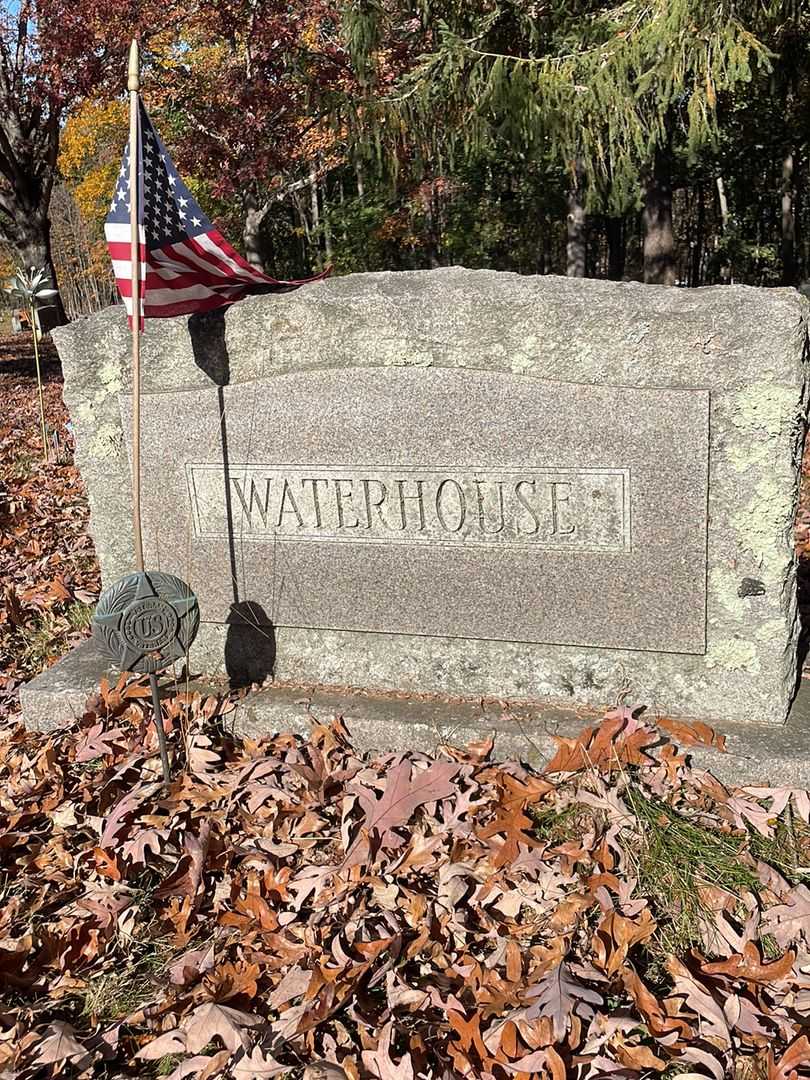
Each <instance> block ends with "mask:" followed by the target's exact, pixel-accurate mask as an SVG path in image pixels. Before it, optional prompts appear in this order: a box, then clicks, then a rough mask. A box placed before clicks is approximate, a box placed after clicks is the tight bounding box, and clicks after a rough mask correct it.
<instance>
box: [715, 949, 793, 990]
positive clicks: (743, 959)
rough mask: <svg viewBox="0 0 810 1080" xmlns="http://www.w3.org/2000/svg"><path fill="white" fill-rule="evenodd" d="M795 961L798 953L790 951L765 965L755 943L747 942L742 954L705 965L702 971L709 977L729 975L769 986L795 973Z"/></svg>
mask: <svg viewBox="0 0 810 1080" xmlns="http://www.w3.org/2000/svg"><path fill="white" fill-rule="evenodd" d="M795 960H796V953H795V952H790V951H788V952H786V953H785V955H784V956H782V957H780V958H779V959H778V960H772V961H771V962H770V963H768V962H765V963H763V961H762V957H761V956H760V953H759V949H758V948H757V947H756V945H755V944H754V942H753V941H747V942H746V943H745V945H744V946H743V951H742V954H740V953H735V954H734V955H733V956H730V957H729V958H728V959H727V960H720V961H717V962H715V963H712V964H704V965H703V966H702V968H701V971H704V972H705V973H706V974H707V975H729V976H731V978H733V979H744V980H745V981H746V982H753V983H762V984H763V985H766V986H767V985H769V984H773V983H778V982H781V981H782V979H784V978H785V977H786V976H787V975H789V974H790V973H791V972H792V971H793V964H794V962H795Z"/></svg>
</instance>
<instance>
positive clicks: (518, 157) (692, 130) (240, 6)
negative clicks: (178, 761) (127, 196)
mask: <svg viewBox="0 0 810 1080" xmlns="http://www.w3.org/2000/svg"><path fill="white" fill-rule="evenodd" d="M133 32H137V33H138V34H139V35H140V38H141V45H142V53H143V68H144V70H143V95H144V100H145V101H146V103H147V107H148V108H149V110H150V112H151V114H152V118H153V120H154V122H155V124H156V126H157V127H158V129H159V130H160V131H161V133H162V135H163V138H164V141H165V142H166V144H167V146H168V147H169V149H170V151H171V152H172V154H173V156H174V158H175V160H176V163H177V165H178V167H179V168H180V170H181V172H183V174H184V176H186V177H187V178H188V180H189V184H190V186H191V187H192V190H194V192H195V194H196V195H197V197H198V198H199V200H200V202H201V204H202V205H203V207H204V208H205V209H206V210H207V211H208V212H209V214H210V215H211V216H212V217H213V218H214V219H215V220H216V221H217V222H218V224H219V225H220V227H221V228H222V229H223V231H224V232H225V234H226V235H227V236H229V238H230V239H231V240H232V242H234V243H235V244H236V246H238V247H241V249H242V250H243V251H244V252H245V253H246V254H247V257H248V258H249V259H250V260H251V262H253V263H254V264H256V265H258V266H262V267H263V268H265V269H266V270H268V271H269V272H272V273H273V274H275V275H276V276H280V277H288V276H302V275H305V274H307V273H309V272H310V271H313V270H316V269H320V268H321V267H323V266H324V265H326V264H332V265H333V266H334V269H335V272H336V273H341V274H342V273H350V272H354V271H365V270H407V269H416V268H421V267H435V266H443V265H450V264H463V265H465V266H469V267H492V268H496V269H500V270H511V271H516V272H518V273H522V274H547V273H554V274H569V275H572V276H588V277H604V278H613V279H635V280H644V281H647V282H650V283H658V284H667V285H680V286H688V287H693V286H698V285H708V284H718V283H733V282H743V283H746V284H750V285H758V286H775V285H797V286H802V284H803V283H805V282H806V281H807V280H808V278H810V191H808V156H809V155H810V80H809V79H808V74H810V5H808V3H806V2H801V0H787V2H780V3H776V2H740V3H735V2H730V0H714V2H709V0H648V2H645V0H627V2H625V3H610V2H605V3H599V2H596V3H591V2H587V0H578V2H574V3H561V2H558V0H548V2H537V3H525V2H503V0H463V2H461V0H411V2H406V0H332V2H328V0H312V2H309V3H303V2H300V0H289V2H284V3H279V2H270V0H213V2H208V0H206V2H204V3H200V4H199V5H197V6H194V5H193V4H192V5H191V6H189V5H188V4H180V3H175V2H174V0H162V2H160V3H158V2H156V0H142V2H139V3H128V4H123V5H121V6H119V7H118V8H116V10H115V11H110V10H109V7H108V6H107V7H105V6H102V5H101V4H100V3H99V0H39V2H36V3H35V2H27V0H23V2H22V3H20V2H18V0H0V263H2V265H0V271H4V272H5V271H10V270H11V269H12V268H13V266H14V265H18V264H22V265H26V266H30V265H36V266H42V265H46V266H50V267H51V269H52V273H53V274H54V275H55V277H56V278H57V280H58V283H59V286H60V290H61V301H62V305H63V308H64V312H65V314H66V315H67V316H75V315H78V314H81V313H84V312H88V311H92V310H94V309H96V308H97V307H100V306H104V305H105V304H107V303H110V302H112V301H113V300H114V298H115V297H114V287H113V283H112V278H111V274H110V268H109V264H108V260H107V257H106V252H105V248H104V243H103V235H102V225H103V219H104V216H105V214H106V209H107V204H108V201H109V197H110V193H111V191H112V188H113V185H114V182H115V178H116V174H117V171H118V167H119V163H120V158H121V152H122V148H123V145H124V143H125V141H126V134H127V133H126V102H125V97H124V94H123V89H124V81H125V69H126V59H125V58H126V51H127V46H128V41H129V38H130V37H131V35H132V33H133Z"/></svg>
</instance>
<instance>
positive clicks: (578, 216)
mask: <svg viewBox="0 0 810 1080" xmlns="http://www.w3.org/2000/svg"><path fill="white" fill-rule="evenodd" d="M583 188H584V177H583V174H582V166H581V165H580V163H579V161H577V162H576V163H575V165H574V169H573V172H572V174H571V186H570V187H569V189H568V218H567V222H566V245H565V272H566V274H567V276H568V277H585V262H586V258H587V254H588V250H587V249H588V239H587V225H588V222H587V215H586V214H585V200H584V194H585V193H584V190H583Z"/></svg>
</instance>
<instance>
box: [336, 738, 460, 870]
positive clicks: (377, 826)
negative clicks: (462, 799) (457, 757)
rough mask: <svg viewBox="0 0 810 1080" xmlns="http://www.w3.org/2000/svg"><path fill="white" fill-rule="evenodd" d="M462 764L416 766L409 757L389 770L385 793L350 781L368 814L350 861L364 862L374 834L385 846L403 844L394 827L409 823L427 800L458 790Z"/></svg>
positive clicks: (352, 845) (353, 846) (433, 800)
mask: <svg viewBox="0 0 810 1080" xmlns="http://www.w3.org/2000/svg"><path fill="white" fill-rule="evenodd" d="M460 768H461V766H460V765H457V764H451V763H450V762H444V761H435V762H433V764H431V765H430V766H428V768H427V769H420V768H417V767H415V766H413V765H412V763H411V762H410V761H409V760H408V759H407V758H405V757H403V758H401V759H400V761H398V762H397V764H396V765H395V766H394V768H393V769H391V771H390V772H389V773H388V775H387V778H386V782H385V787H384V789H383V793H382V796H381V797H380V798H379V799H378V798H377V796H376V794H375V793H374V790H373V789H372V788H370V787H367V786H366V785H365V784H361V783H359V782H358V783H355V784H350V785H349V788H348V790H349V791H350V792H352V793H354V794H356V795H357V798H358V801H359V803H360V806H361V807H362V810H363V813H364V815H365V816H364V819H363V821H362V823H361V827H360V834H359V835H358V836H357V838H356V839H355V840H354V842H353V843H352V844H351V846H350V847H349V850H348V851H347V852H346V860H347V861H349V862H362V861H363V860H364V859H365V858H366V856H367V853H368V841H369V837H370V836H371V834H372V833H376V834H377V835H378V836H379V846H380V847H381V848H392V847H400V846H401V845H402V844H403V843H404V841H403V839H402V838H401V837H399V836H397V834H396V833H395V832H394V829H396V828H399V827H401V826H403V825H406V824H407V823H408V821H409V820H410V818H411V815H412V814H413V812H414V810H416V809H417V808H418V807H420V806H423V805H424V804H425V803H429V802H437V801H438V800H439V799H446V798H447V797H448V796H449V795H452V794H453V792H454V791H455V787H454V785H453V783H452V780H453V778H454V777H455V776H456V774H457V773H458V771H459V769H460Z"/></svg>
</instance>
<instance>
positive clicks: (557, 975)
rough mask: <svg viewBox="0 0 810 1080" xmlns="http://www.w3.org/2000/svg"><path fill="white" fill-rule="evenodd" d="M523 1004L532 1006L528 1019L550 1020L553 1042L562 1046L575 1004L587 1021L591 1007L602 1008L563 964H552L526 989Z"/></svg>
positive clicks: (597, 996) (596, 995) (594, 994)
mask: <svg viewBox="0 0 810 1080" xmlns="http://www.w3.org/2000/svg"><path fill="white" fill-rule="evenodd" d="M526 1000H527V1001H531V1002H532V1003H533V1004H532V1006H531V1011H530V1014H529V1016H530V1018H535V1017H539V1016H547V1017H549V1018H550V1019H551V1022H552V1026H553V1031H554V1038H555V1040H556V1041H557V1042H562V1041H563V1039H564V1038H565V1034H566V1032H567V1031H568V1027H569V1024H570V1020H571V1013H572V1012H574V1011H575V1009H576V1008H577V1005H578V1004H580V1006H581V1007H582V1009H583V1012H584V1015H585V1016H587V1017H590V1016H592V1015H593V1012H594V1010H593V1009H592V1008H591V1006H592V1005H597V1006H598V1005H602V1004H603V1001H604V999H603V997H602V995H601V994H599V993H598V992H597V991H596V990H591V989H590V988H589V987H587V986H585V985H584V983H581V982H580V981H579V980H578V979H576V978H575V977H574V976H573V975H572V974H571V971H570V969H569V967H568V965H567V964H566V963H565V962H562V963H559V964H556V965H555V966H554V967H553V968H552V969H551V970H550V971H548V972H547V973H546V974H545V975H544V976H543V977H542V979H541V980H540V981H539V982H538V983H535V985H534V986H532V987H530V988H529V990H528V991H527V993H526ZM583 1003H584V1004H583Z"/></svg>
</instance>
